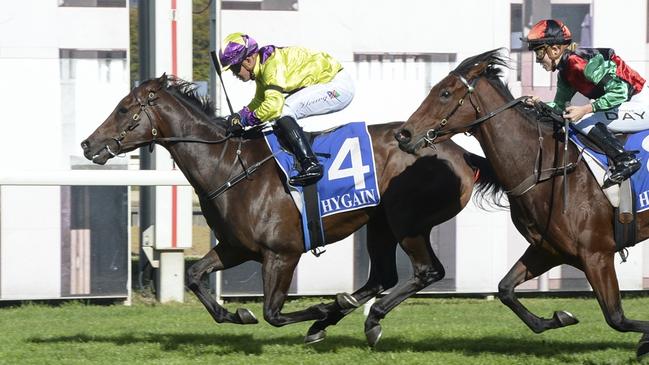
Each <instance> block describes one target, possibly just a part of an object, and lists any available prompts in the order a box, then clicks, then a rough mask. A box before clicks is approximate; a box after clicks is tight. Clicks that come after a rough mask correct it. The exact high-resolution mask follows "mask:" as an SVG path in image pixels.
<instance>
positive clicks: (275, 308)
mask: <svg viewBox="0 0 649 365" xmlns="http://www.w3.org/2000/svg"><path fill="white" fill-rule="evenodd" d="M300 256H301V254H278V253H274V252H268V253H266V254H265V255H264V260H263V263H262V275H263V278H264V319H265V320H266V321H267V322H268V323H270V324H271V325H273V326H275V327H281V326H285V325H287V324H292V323H296V322H303V321H311V320H320V319H323V318H324V317H325V305H324V304H318V305H314V306H311V307H309V308H307V309H304V310H301V311H296V312H290V313H282V312H281V311H282V308H283V306H284V302H285V301H286V294H287V292H288V289H289V287H290V285H291V280H292V279H293V271H294V270H295V267H296V266H297V263H298V261H299V260H300Z"/></svg>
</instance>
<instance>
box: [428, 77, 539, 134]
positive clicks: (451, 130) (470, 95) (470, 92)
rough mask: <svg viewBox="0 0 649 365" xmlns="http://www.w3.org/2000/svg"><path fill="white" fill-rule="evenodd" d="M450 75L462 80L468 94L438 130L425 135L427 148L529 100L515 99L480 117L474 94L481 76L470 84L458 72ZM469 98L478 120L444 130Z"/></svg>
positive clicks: (524, 98) (431, 130)
mask: <svg viewBox="0 0 649 365" xmlns="http://www.w3.org/2000/svg"><path fill="white" fill-rule="evenodd" d="M449 75H453V76H455V77H457V78H458V79H459V80H460V82H462V84H463V85H464V86H465V87H466V92H465V93H464V95H462V97H461V98H460V99H459V100H458V101H457V104H455V107H454V108H453V109H452V110H451V111H450V112H449V113H448V114H447V115H446V117H444V118H443V119H442V120H441V121H440V122H439V125H440V127H439V128H437V129H435V128H431V129H429V130H427V131H426V133H425V134H424V136H423V137H422V139H423V140H424V141H425V142H426V145H427V146H433V145H434V143H435V140H436V139H437V138H438V137H440V136H443V135H446V134H455V133H458V132H461V131H471V130H473V129H474V128H475V127H476V126H478V125H479V124H481V123H484V122H485V121H487V120H489V119H491V118H492V117H494V116H495V115H496V114H499V113H501V112H503V111H505V110H507V109H509V108H511V107H513V106H514V105H516V104H518V103H520V102H522V101H524V100H526V99H527V98H529V97H528V96H521V97H519V98H517V99H514V100H512V101H510V102H508V103H507V104H505V105H503V106H501V107H499V108H497V109H495V110H493V111H491V112H489V113H487V114H485V115H483V116H482V117H480V113H481V110H480V106H479V105H478V104H477V103H476V102H475V101H474V100H473V94H474V92H475V84H476V82H477V81H478V80H479V79H480V76H478V77H476V78H474V79H472V80H471V81H470V82H469V81H467V79H466V78H465V77H464V76H462V75H460V74H459V73H457V72H451V73H450V74H449ZM467 98H468V99H469V102H471V106H472V107H473V110H474V111H475V116H476V119H475V120H474V121H472V122H470V123H469V124H467V125H465V126H462V127H457V128H449V129H444V127H446V126H447V125H448V120H449V119H450V118H451V117H452V116H453V115H454V114H455V112H457V110H458V109H459V108H460V107H461V106H462V105H464V100H465V99H467ZM443 129H444V130H443Z"/></svg>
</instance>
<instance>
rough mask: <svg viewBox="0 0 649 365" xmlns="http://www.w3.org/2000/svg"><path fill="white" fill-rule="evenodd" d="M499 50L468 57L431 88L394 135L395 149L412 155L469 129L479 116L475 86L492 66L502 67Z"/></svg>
mask: <svg viewBox="0 0 649 365" xmlns="http://www.w3.org/2000/svg"><path fill="white" fill-rule="evenodd" d="M506 65H507V61H506V60H505V58H504V57H503V56H502V55H501V54H500V49H497V50H493V51H489V52H485V53H483V54H480V55H478V56H474V57H471V58H468V59H466V60H464V61H462V63H461V64H460V65H459V66H458V67H457V68H456V69H455V70H453V71H451V73H450V74H449V75H448V76H446V77H445V78H444V79H442V81H440V82H438V83H437V84H436V85H435V86H433V88H432V89H431V91H430V93H429V94H428V96H427V97H426V99H424V101H423V102H422V103H421V105H420V106H419V108H417V110H416V111H415V112H414V113H413V114H412V115H411V116H410V118H408V120H407V121H406V123H405V124H404V125H403V127H402V128H401V129H400V130H399V131H397V132H396V133H395V138H396V139H397V141H399V147H400V148H401V149H402V150H404V151H406V152H409V153H415V152H416V151H417V150H419V149H420V148H422V147H426V146H430V145H432V144H433V143H438V142H442V141H445V140H447V139H449V138H450V137H451V136H453V135H454V134H457V133H461V132H465V131H468V130H470V129H471V128H472V127H473V126H472V125H471V122H472V121H474V120H476V119H477V118H478V117H479V115H480V114H481V110H480V106H479V105H478V103H477V101H476V99H474V94H475V90H476V87H477V83H478V81H479V80H480V78H481V77H482V76H484V75H485V74H488V73H489V72H490V70H493V68H494V66H506Z"/></svg>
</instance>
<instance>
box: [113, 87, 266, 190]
mask: <svg viewBox="0 0 649 365" xmlns="http://www.w3.org/2000/svg"><path fill="white" fill-rule="evenodd" d="M161 88H162V86H160V87H158V88H157V89H151V90H149V92H148V95H147V98H146V100H142V98H140V97H139V96H137V95H135V93H134V90H135V89H133V90H132V91H131V93H130V95H131V97H132V98H133V99H134V100H135V101H137V104H138V105H137V107H138V110H137V111H136V112H135V113H133V115H132V116H131V118H130V120H129V122H128V124H127V125H126V127H125V128H124V129H123V130H122V131H121V132H119V134H118V135H117V136H116V137H112V140H114V141H115V142H116V143H117V151H112V150H111V149H110V146H108V145H106V146H105V148H106V151H108V153H109V154H110V155H111V156H112V157H115V156H117V155H118V154H119V153H120V152H121V151H122V140H123V139H124V138H125V137H126V135H127V134H128V133H129V132H131V131H132V130H134V129H135V128H137V127H138V126H139V125H140V121H141V120H142V117H141V114H142V112H144V114H146V116H147V120H148V122H149V129H150V131H151V140H150V141H148V142H146V144H148V145H149V151H153V146H154V145H155V144H156V143H160V142H165V143H177V142H192V143H206V144H221V143H224V142H225V141H227V140H229V139H230V138H231V137H233V136H234V135H233V134H231V133H229V132H228V133H226V135H225V136H224V137H223V138H221V139H217V140H205V139H200V138H191V137H158V128H157V127H156V123H155V121H156V118H154V116H153V115H155V117H157V118H159V117H160V116H159V114H158V113H157V112H156V109H155V108H154V107H155V106H156V103H155V101H156V100H158V98H159V97H158V96H157V95H156V92H157V91H158V90H160V89H161ZM152 114H153V115H152ZM242 141H243V138H239V142H238V143H239V145H238V147H237V151H236V153H235V163H236V162H237V161H238V162H239V164H240V165H241V167H242V170H243V171H242V172H240V173H239V174H237V175H235V176H233V177H231V178H230V179H228V181H226V182H225V183H224V184H223V185H221V186H220V187H218V188H216V189H214V190H212V191H208V192H207V193H199V196H200V197H201V198H204V199H207V200H212V199H215V198H217V197H219V196H220V195H221V194H223V193H225V192H226V191H227V190H228V189H230V188H231V187H232V186H234V185H236V184H237V183H239V182H241V181H242V180H244V179H247V178H248V177H250V175H252V174H253V173H254V172H255V171H257V170H258V169H259V168H260V167H261V165H263V164H264V163H265V162H267V161H269V160H271V159H272V158H273V157H274V156H275V155H274V154H270V155H269V156H267V157H265V158H264V159H262V160H260V161H258V162H256V163H254V164H252V165H250V166H249V167H248V166H246V164H245V162H244V161H243V159H242V157H241V145H242ZM224 151H225V150H224Z"/></svg>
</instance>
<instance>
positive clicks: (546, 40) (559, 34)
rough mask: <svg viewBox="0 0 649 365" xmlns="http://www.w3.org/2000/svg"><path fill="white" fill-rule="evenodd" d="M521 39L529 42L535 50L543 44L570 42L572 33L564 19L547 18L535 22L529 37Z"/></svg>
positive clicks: (531, 48)
mask: <svg viewBox="0 0 649 365" xmlns="http://www.w3.org/2000/svg"><path fill="white" fill-rule="evenodd" d="M521 40H522V41H523V42H527V47H528V49H529V50H533V49H535V48H537V47H539V46H543V45H549V46H552V45H555V44H570V43H571V42H572V33H570V29H568V27H567V26H566V25H565V24H563V22H562V21H560V20H554V19H546V20H541V21H540V22H538V23H536V24H534V26H532V29H530V31H529V33H527V37H524V38H521Z"/></svg>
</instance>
